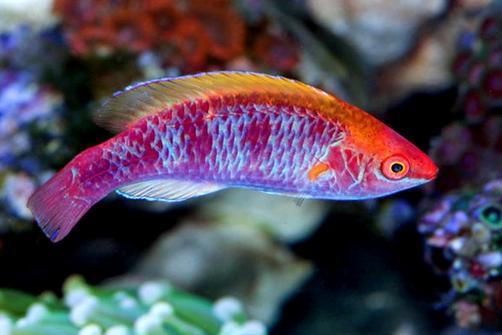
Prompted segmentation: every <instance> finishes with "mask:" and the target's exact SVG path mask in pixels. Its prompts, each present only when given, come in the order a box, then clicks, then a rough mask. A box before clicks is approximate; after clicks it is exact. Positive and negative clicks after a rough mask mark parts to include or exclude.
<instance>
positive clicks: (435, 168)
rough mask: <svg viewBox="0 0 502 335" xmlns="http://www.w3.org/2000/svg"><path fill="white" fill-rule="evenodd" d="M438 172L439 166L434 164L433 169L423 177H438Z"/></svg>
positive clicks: (431, 178)
mask: <svg viewBox="0 0 502 335" xmlns="http://www.w3.org/2000/svg"><path fill="white" fill-rule="evenodd" d="M438 172H439V169H438V167H437V166H435V165H434V168H433V169H431V171H428V172H427V173H425V174H424V175H423V178H424V179H427V180H434V179H436V178H437V176H438Z"/></svg>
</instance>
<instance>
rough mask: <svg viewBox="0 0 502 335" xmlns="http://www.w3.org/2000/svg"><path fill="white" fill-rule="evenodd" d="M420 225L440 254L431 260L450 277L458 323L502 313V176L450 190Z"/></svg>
mask: <svg viewBox="0 0 502 335" xmlns="http://www.w3.org/2000/svg"><path fill="white" fill-rule="evenodd" d="M418 229H419V232H420V233H421V234H423V235H424V237H425V240H426V245H427V247H428V248H429V250H430V251H431V252H430V253H429V254H431V255H432V254H435V255H439V256H440V257H439V258H437V257H436V258H431V259H430V261H431V262H432V264H433V265H435V266H436V268H438V269H441V271H444V272H445V273H446V274H447V275H448V277H449V279H450V283H451V287H452V289H451V290H452V292H451V296H453V303H452V307H453V311H454V312H455V316H456V319H457V323H458V324H459V325H460V326H464V327H469V326H477V325H479V323H481V322H491V321H492V320H491V318H489V316H493V315H502V304H501V302H502V300H500V297H499V293H500V278H502V179H497V180H494V181H491V182H489V183H487V184H485V185H484V186H483V187H482V188H481V189H479V190H476V191H465V192H461V191H460V192H454V193H451V194H449V195H446V196H445V197H443V198H442V199H440V200H439V202H437V203H436V205H435V206H434V207H433V208H431V209H430V210H429V211H428V212H426V213H425V214H424V215H423V216H422V217H421V219H420V222H419V227H418ZM434 251H435V252H434ZM444 264H449V265H448V266H447V267H446V269H445V267H444ZM466 310H469V311H471V313H466ZM472 313H475V315H474V316H473V315H472Z"/></svg>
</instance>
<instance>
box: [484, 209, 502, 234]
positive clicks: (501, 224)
mask: <svg viewBox="0 0 502 335" xmlns="http://www.w3.org/2000/svg"><path fill="white" fill-rule="evenodd" d="M479 218H480V220H481V221H482V222H483V223H485V224H486V225H488V227H490V228H491V229H501V228H502V208H500V206H498V205H495V204H491V205H487V206H485V207H483V208H482V209H481V210H480V211H479Z"/></svg>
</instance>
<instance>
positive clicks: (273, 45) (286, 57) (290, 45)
mask: <svg viewBox="0 0 502 335" xmlns="http://www.w3.org/2000/svg"><path fill="white" fill-rule="evenodd" d="M253 53H254V54H255V56H256V58H257V59H258V61H260V62H261V63H263V64H264V65H265V66H268V67H272V68H273V69H276V70H278V71H281V72H289V71H291V70H293V69H294V67H295V66H296V65H297V63H298V61H299V58H300V55H299V46H298V44H297V43H296V41H295V40H294V39H292V38H291V37H289V36H287V35H285V34H277V33H267V32H265V33H262V34H260V35H259V36H258V37H257V38H256V40H255V42H254V44H253Z"/></svg>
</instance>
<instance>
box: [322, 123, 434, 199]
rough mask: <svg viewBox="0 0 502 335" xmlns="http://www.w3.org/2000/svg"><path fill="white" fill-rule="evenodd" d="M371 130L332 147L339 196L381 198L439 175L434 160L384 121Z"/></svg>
mask: <svg viewBox="0 0 502 335" xmlns="http://www.w3.org/2000/svg"><path fill="white" fill-rule="evenodd" d="M375 121H376V120H375ZM369 129H370V130H369V131H368V129H366V130H365V131H359V132H355V131H353V132H352V134H350V135H349V136H347V139H346V140H345V141H344V143H341V144H339V145H336V146H333V147H332V148H331V149H330V152H329V154H328V163H327V165H328V166H329V168H330V170H331V172H332V173H331V176H333V177H332V178H331V179H332V181H331V182H332V184H333V189H335V188H337V189H338V191H337V192H338V197H339V198H345V199H367V198H377V197H381V196H385V195H388V194H392V193H395V192H398V191H402V190H405V189H408V188H412V187H415V186H418V185H421V184H424V183H427V182H429V181H431V180H433V179H434V178H435V177H436V174H437V172H438V168H437V167H436V165H435V164H434V162H433V161H432V160H431V159H430V158H429V157H428V156H427V155H426V154H425V153H424V152H422V151H421V150H420V149H419V148H417V147H416V146H415V145H413V144H412V143H411V142H409V141H408V140H406V139H405V138H404V137H402V136H401V135H399V134H398V133H396V132H395V131H393V130H392V129H390V128H389V127H387V126H385V125H384V124H382V123H380V122H375V123H374V124H373V125H372V126H371V128H369ZM358 130H359V129H358ZM335 183H336V185H335Z"/></svg>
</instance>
